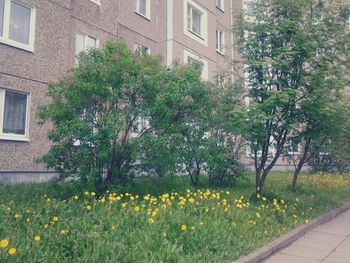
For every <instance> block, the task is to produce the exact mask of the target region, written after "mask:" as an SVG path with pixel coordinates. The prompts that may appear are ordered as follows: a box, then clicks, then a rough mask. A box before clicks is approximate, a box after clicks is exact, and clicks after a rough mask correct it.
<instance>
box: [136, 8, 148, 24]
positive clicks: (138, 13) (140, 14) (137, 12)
mask: <svg viewBox="0 0 350 263" xmlns="http://www.w3.org/2000/svg"><path fill="white" fill-rule="evenodd" d="M134 11H135V13H136V14H137V15H139V16H141V17H143V18H145V19H147V20H148V21H151V18H150V17H149V16H146V15H144V14H142V13H140V12H139V11H137V10H134Z"/></svg>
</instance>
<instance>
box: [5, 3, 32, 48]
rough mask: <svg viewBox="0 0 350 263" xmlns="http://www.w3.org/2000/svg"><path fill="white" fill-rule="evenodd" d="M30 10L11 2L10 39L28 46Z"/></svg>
mask: <svg viewBox="0 0 350 263" xmlns="http://www.w3.org/2000/svg"><path fill="white" fill-rule="evenodd" d="M30 12H31V11H30V9H29V8H27V7H24V6H22V5H19V4H17V3H15V2H11V14H10V35H9V37H10V39H12V40H15V41H18V42H22V43H24V44H29V25H30Z"/></svg>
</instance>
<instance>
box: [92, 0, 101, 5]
mask: <svg viewBox="0 0 350 263" xmlns="http://www.w3.org/2000/svg"><path fill="white" fill-rule="evenodd" d="M90 2H92V3H94V4H95V5H98V6H101V1H100V0H97V1H94V0H90Z"/></svg>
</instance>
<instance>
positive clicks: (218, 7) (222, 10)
mask: <svg viewBox="0 0 350 263" xmlns="http://www.w3.org/2000/svg"><path fill="white" fill-rule="evenodd" d="M216 8H217V9H219V10H220V11H221V12H223V13H224V12H225V10H224V8H222V7H220V6H216Z"/></svg>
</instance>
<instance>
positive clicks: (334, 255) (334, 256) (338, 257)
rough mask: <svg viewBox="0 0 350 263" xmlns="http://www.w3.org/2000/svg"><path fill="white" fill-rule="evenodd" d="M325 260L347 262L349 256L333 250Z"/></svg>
mask: <svg viewBox="0 0 350 263" xmlns="http://www.w3.org/2000/svg"><path fill="white" fill-rule="evenodd" d="M326 261H333V262H337V263H349V262H350V256H349V255H346V254H343V253H337V252H334V253H332V254H330V255H329V256H328V257H327V258H325V260H324V262H326Z"/></svg>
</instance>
